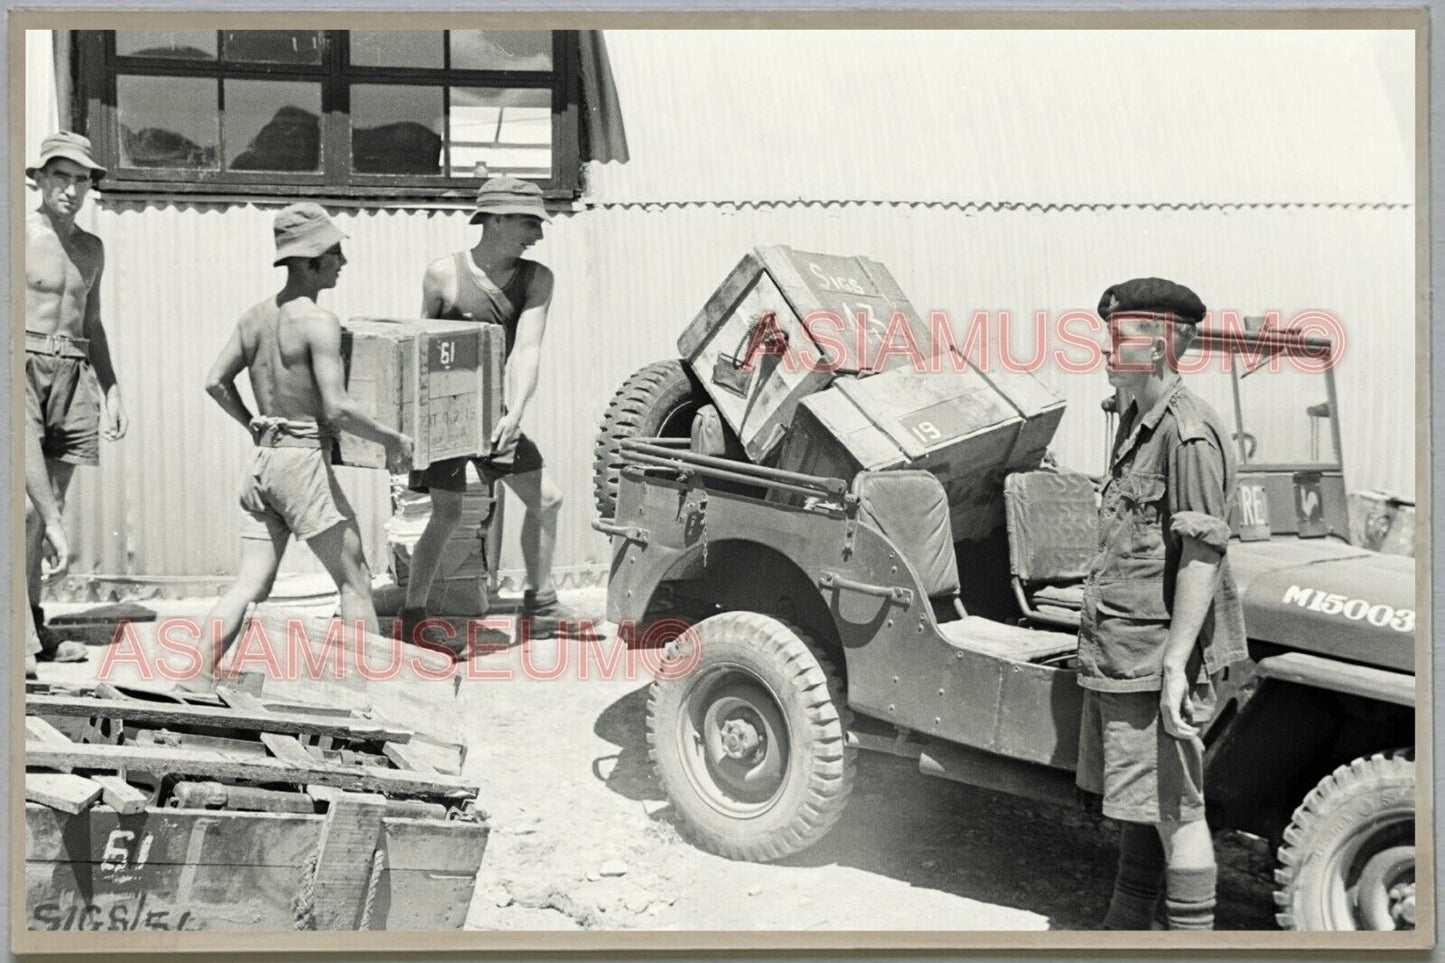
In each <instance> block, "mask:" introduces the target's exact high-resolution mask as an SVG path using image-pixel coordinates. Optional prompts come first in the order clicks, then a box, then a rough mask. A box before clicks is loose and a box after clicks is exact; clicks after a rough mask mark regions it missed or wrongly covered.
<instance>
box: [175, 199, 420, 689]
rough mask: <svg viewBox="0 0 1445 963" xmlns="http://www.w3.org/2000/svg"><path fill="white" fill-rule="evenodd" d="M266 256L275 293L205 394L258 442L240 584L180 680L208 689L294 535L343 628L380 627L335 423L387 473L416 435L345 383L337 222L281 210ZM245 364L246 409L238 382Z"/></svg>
mask: <svg viewBox="0 0 1445 963" xmlns="http://www.w3.org/2000/svg"><path fill="white" fill-rule="evenodd" d="M272 233H273V235H274V237H275V242H276V253H275V257H274V258H273V259H272V264H273V265H275V266H276V267H284V268H285V269H286V283H285V284H284V285H283V286H282V288H281V290H280V291H279V292H277V293H276V294H274V295H272V296H270V297H268V298H266V299H265V300H263V301H261V302H259V303H257V304H255V305H253V306H252V307H251V308H250V310H248V311H247V312H246V313H245V314H243V315H241V319H240V321H238V322H237V323H236V327H235V330H234V331H233V332H232V334H231V337H230V339H229V340H228V341H227V342H226V345H225V347H223V348H222V349H221V353H220V354H219V355H218V356H217V358H216V361H215V363H214V364H213V365H212V366H211V371H210V373H209V374H208V375H207V376H206V393H207V394H209V395H210V396H211V398H212V399H213V400H214V401H215V402H216V403H217V404H218V405H220V406H221V409H222V410H223V411H225V412H226V414H228V415H230V416H231V417H232V418H233V419H235V420H236V421H237V422H238V423H239V424H240V425H242V426H243V427H244V428H245V429H246V430H247V432H248V433H249V434H250V436H251V441H252V443H253V444H254V446H255V450H254V451H253V452H252V454H251V458H250V461H249V463H248V465H247V468H246V473H245V475H244V478H243V480H242V484H241V492H240V506H241V510H242V517H243V521H242V524H241V562H240V570H239V572H238V573H237V576H236V580H235V582H233V583H232V585H231V587H230V588H228V589H227V590H226V592H225V593H224V594H223V595H222V596H221V598H220V599H219V600H217V602H216V604H215V605H214V606H212V608H211V611H210V612H209V613H208V614H207V616H206V619H205V621H204V622H203V623H202V628H203V631H204V633H205V636H204V637H203V639H202V642H201V648H202V651H203V652H204V655H203V658H202V667H201V673H200V675H198V676H197V677H195V678H192V679H188V680H186V682H185V683H184V687H185V688H189V689H208V688H210V687H211V685H212V684H213V683H214V680H215V674H216V670H217V669H218V667H219V665H220V662H221V659H222V657H223V656H224V655H225V652H226V650H227V649H228V648H229V647H230V645H231V644H232V643H233V642H234V641H235V640H236V638H237V637H238V636H239V634H240V632H241V629H242V628H243V627H244V624H245V616H246V610H247V608H248V607H249V606H250V605H252V604H254V603H259V602H262V601H264V600H265V599H266V597H267V595H269V594H270V591H271V584H272V582H273V580H274V579H275V577H276V570H277V568H278V566H280V564H281V556H282V554H283V553H284V552H285V550H286V545H287V543H288V542H289V541H290V539H291V537H292V536H295V537H296V538H297V539H298V540H300V541H304V542H306V544H307V545H308V546H309V547H310V548H311V550H312V551H313V552H315V553H316V556H317V558H319V559H320V560H321V562H322V564H323V565H324V566H325V567H326V571H327V573H328V574H330V575H331V577H332V579H333V580H334V581H335V582H336V589H337V593H338V595H339V598H340V605H339V607H340V614H341V618H342V619H343V621H344V622H345V623H346V625H347V626H348V627H354V626H356V625H358V623H359V624H360V625H361V627H362V628H363V629H364V630H365V631H366V632H368V633H371V634H373V635H375V634H378V629H379V626H378V624H377V620H376V608H375V606H374V604H373V602H372V595H371V573H370V570H369V569H368V568H367V564H366V555H365V553H364V552H363V550H362V540H361V530H360V529H359V528H358V527H357V522H356V516H355V513H354V512H353V511H352V508H351V505H350V504H349V503H348V502H347V499H346V495H345V493H344V492H342V490H341V487H340V485H338V484H337V481H336V477H335V474H334V472H333V470H332V467H331V451H332V447H333V446H334V444H335V440H336V436H335V433H336V432H338V431H346V432H350V433H352V434H355V435H358V436H360V437H362V438H365V439H367V440H368V441H374V442H377V443H379V444H381V445H383V446H385V448H386V453H387V459H388V462H389V465H390V467H391V468H392V470H394V471H404V470H406V469H407V468H408V467H410V462H411V452H412V441H411V439H410V438H409V437H407V436H406V435H404V434H402V433H401V432H398V431H395V430H393V429H391V428H388V427H387V426H385V425H383V424H381V423H380V422H378V421H377V420H376V419H375V418H373V417H372V416H371V415H369V414H367V413H366V411H365V410H364V409H363V408H362V406H361V405H359V404H357V403H356V402H355V401H354V400H352V398H351V397H350V396H349V395H348V394H347V392H346V385H345V374H344V370H345V369H344V367H343V364H342V360H341V323H340V321H339V320H338V319H337V317H336V315H334V314H332V313H331V312H330V311H327V310H326V309H324V308H322V307H321V306H320V305H319V304H317V297H318V295H319V294H320V293H321V292H322V291H324V290H327V289H329V288H333V287H335V286H336V281H337V278H338V277H339V276H340V274H341V269H342V268H343V267H345V266H346V256H345V255H344V254H343V253H342V250H341V242H342V241H343V240H344V239H345V238H346V235H345V234H344V233H343V232H342V230H341V229H340V228H339V227H337V226H336V224H335V223H334V222H333V221H332V220H331V218H330V217H329V216H328V215H327V213H326V211H325V210H324V209H322V208H321V207H320V206H319V205H317V204H310V203H303V204H292V205H290V206H288V207H286V208H284V209H283V210H281V211H280V212H279V213H277V215H276V218H275V221H274V224H273V231H272ZM242 371H245V372H247V374H248V376H249V379H250V383H251V394H252V396H253V397H254V398H255V401H256V411H255V412H254V413H253V412H252V411H251V409H250V408H249V407H247V405H246V402H245V399H244V398H242V396H241V393H240V391H239V390H238V389H237V388H236V379H237V378H238V377H239V376H240V374H241V372H242Z"/></svg>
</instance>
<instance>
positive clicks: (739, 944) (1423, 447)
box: [7, 7, 1440, 954]
mask: <svg viewBox="0 0 1445 963" xmlns="http://www.w3.org/2000/svg"><path fill="white" fill-rule="evenodd" d="M394 11H395V12H392V11H385V10H380V9H376V8H373V7H367V8H356V9H347V10H330V11H325V12H306V13H293V12H281V11H277V12H252V11H241V10H235V9H209V10H187V11H180V10H173V9H167V10H161V11H139V10H118V9H114V8H106V9H95V8H91V9H84V8H73V7H54V8H51V9H45V10H41V9H35V8H30V9H25V10H14V11H9V18H8V29H9V31H10V32H9V37H8V43H7V49H8V57H9V80H10V88H9V89H10V124H9V129H10V130H11V131H15V132H21V136H19V137H12V138H11V139H10V150H9V159H10V167H9V172H10V181H9V184H10V192H11V193H10V205H9V210H10V211H11V212H12V216H11V218H10V222H11V223H10V231H9V234H8V238H9V243H10V248H9V250H10V254H11V261H10V291H12V292H15V291H20V290H23V284H24V274H23V272H24V262H23V259H22V258H20V257H19V252H20V251H22V250H23V244H24V235H23V223H24V220H23V217H21V216H19V215H20V214H21V212H23V210H24V208H25V186H24V180H23V178H22V177H20V176H19V172H20V171H21V170H22V169H23V168H24V163H25V161H24V151H25V143H24V137H23V131H24V130H25V126H24V117H25V83H24V77H25V70H24V57H25V44H24V31H25V30H26V29H71V28H74V27H79V26H83V27H84V28H85V29H127V28H129V29H136V28H145V27H155V26H156V25H157V24H158V23H163V24H164V25H165V26H167V27H170V28H184V27H193V26H213V25H214V26H217V27H219V26H220V25H221V24H222V23H224V24H225V25H227V26H230V25H235V26H238V27H244V28H249V29H265V28H273V29H274V28H288V27H292V28H294V27H310V28H329V29H359V28H387V27H392V28H394V27H397V26H399V25H401V23H400V22H399V18H404V24H405V26H406V27H410V28H433V29H435V28H438V27H442V26H445V27H458V26H465V27H474V28H475V27H493V28H499V27H506V28H532V29H543V28H551V29H592V28H596V29H659V30H662V29H706V28H728V29H742V28H763V29H765V28H778V27H788V28H811V29H819V30H825V29H866V28H880V29H881V28H887V29H918V28H949V29H1030V28H1033V29H1041V28H1044V29H1060V28H1082V29H1198V28H1230V29H1304V30H1308V29H1349V28H1370V29H1408V30H1413V31H1415V34H1416V44H1415V50H1416V60H1415V66H1416V103H1415V108H1416V110H1415V122H1416V128H1415V130H1416V180H1415V183H1416V198H1415V204H1416V251H1417V260H1416V266H1417V270H1416V292H1417V299H1416V305H1417V313H1416V328H1415V333H1416V341H1415V349H1416V350H1415V360H1416V379H1417V380H1416V453H1415V454H1416V505H1417V508H1416V554H1415V565H1416V593H1417V600H1416V601H1417V606H1416V609H1417V613H1418V617H1417V626H1418V627H1417V631H1416V691H1417V701H1416V705H1417V712H1416V747H1417V755H1416V767H1417V779H1416V794H1417V813H1420V814H1429V816H1430V817H1432V818H1427V819H1423V820H1421V819H1417V823H1416V827H1417V836H1416V848H1417V852H1418V853H1421V854H1427V855H1433V854H1434V853H1435V847H1434V839H1435V835H1434V830H1435V825H1434V820H1435V819H1437V818H1438V815H1439V814H1438V813H1436V812H1435V809H1434V806H1433V794H1432V791H1431V790H1432V788H1433V785H1434V759H1433V757H1434V746H1435V744H1434V742H1433V740H1432V738H1431V737H1432V735H1434V731H1433V728H1432V724H1433V723H1434V719H1433V706H1432V702H1431V700H1430V691H1431V686H1430V676H1431V672H1430V668H1431V659H1430V656H1431V654H1432V652H1433V649H1434V647H1433V646H1432V645H1430V641H1429V640H1431V639H1432V638H1433V625H1434V618H1433V616H1434V612H1433V610H1432V608H1431V602H1432V599H1433V591H1432V589H1433V586H1432V585H1431V583H1430V579H1429V573H1430V564H1429V563H1430V560H1431V558H1432V555H1431V554H1430V553H1431V549H1432V548H1433V547H1434V542H1433V540H1432V538H1431V535H1433V533H1434V515H1433V510H1432V505H1431V494H1432V492H1431V478H1430V474H1429V467H1430V459H1429V453H1430V451H1431V441H1432V437H1433V436H1432V431H1431V428H1432V421H1431V418H1430V414H1431V392H1430V386H1431V385H1432V379H1431V377H1430V376H1431V374H1432V369H1431V366H1430V359H1431V357H1432V353H1433V352H1432V345H1431V343H1430V338H1429V337H1428V335H1429V333H1430V332H1431V331H1432V330H1433V328H1432V326H1431V325H1430V324H1429V319H1430V308H1431V303H1430V284H1429V280H1430V273H1429V272H1430V270H1431V263H1430V254H1431V251H1430V245H1429V241H1430V226H1431V221H1430V215H1431V209H1430V204H1429V200H1430V198H1429V196H1428V190H1429V173H1430V168H1429V164H1428V159H1429V158H1428V143H1429V140H1428V134H1429V133H1430V120H1431V117H1430V110H1431V108H1432V107H1433V106H1434V105H1433V104H1431V102H1430V97H1429V95H1430V88H1429V83H1428V77H1429V66H1430V64H1429V62H1428V56H1429V51H1428V34H1429V26H1430V17H1429V11H1427V10H1425V9H1401V8H1393V9H1391V8H1378V9H1370V10H1359V9H1299V8H1295V9H1282V10H1271V11H1261V10H1254V9H1236V8H1225V9H1220V8H1214V9H1195V10H1173V9H1171V10H1105V11H1083V10H1052V11H1045V10H976V9H959V10H904V11H877V10H871V11H870V10H854V9H846V10H827V9H808V10H794V11H771V10H770V11H762V10H747V11H743V12H739V11H727V10H711V9H704V10H700V11H681V10H672V9H668V10H663V9H658V10H647V11H641V10H633V11H619V10H601V9H593V10H584V9H579V10H571V11H568V10H552V9H548V10H529V11H511V12H496V13H490V12H489V13H477V12H472V11H466V10H461V9H452V10H434V11H410V10H404V9H396V8H394ZM11 318H12V325H11V329H10V330H11V332H12V333H14V332H18V331H21V330H23V324H24V314H23V300H22V299H19V298H12V303H11ZM13 343H14V342H12V344H13ZM12 354H13V355H14V357H13V359H12V361H11V367H10V375H11V379H12V380H11V386H10V389H11V390H10V393H9V401H10V406H11V412H12V413H13V412H20V411H23V410H24V409H23V404H24V396H23V392H22V386H23V379H22V378H20V377H19V376H18V375H19V372H20V370H21V369H20V354H19V353H18V351H12ZM1422 416H1423V417H1422ZM23 450H24V445H23V436H22V435H21V433H20V432H19V431H15V432H13V433H12V459H11V461H10V465H11V469H12V475H11V477H12V491H11V496H12V497H11V502H10V508H11V512H12V514H11V536H12V542H11V544H12V553H11V556H10V558H11V564H12V566H13V570H12V572H11V583H10V584H11V599H12V603H14V602H16V601H17V600H20V599H23V597H24V591H25V590H24V568H23V566H21V565H16V564H14V560H15V559H16V558H23V554H24V550H23V530H24V529H23V519H24V487H23V485H21V484H17V482H18V480H19V478H20V477H21V475H23V470H22V471H20V472H16V471H15V469H16V468H17V467H18V466H20V465H22V464H23ZM1427 533H1429V534H1427ZM16 549H18V552H17V551H16ZM10 615H11V622H10V627H11V633H10V637H11V638H12V639H20V638H23V635H24V629H23V624H24V622H23V610H22V609H21V608H20V607H19V606H18V605H13V606H12V611H11V613H10ZM10 650H11V659H12V660H13V661H15V662H18V661H19V658H20V647H19V646H14V645H12V646H11V647H10ZM1422 668H1423V669H1424V670H1425V671H1421V669H1422ZM10 673H11V674H10V676H9V677H8V678H9V680H10V693H11V696H12V698H11V705H10V712H9V723H10V728H9V733H8V734H9V737H10V743H9V745H10V750H11V755H10V760H11V770H10V771H11V773H12V776H13V775H14V774H15V773H16V772H20V773H22V774H23V769H24V760H23V753H24V743H23V737H22V734H23V732H24V706H23V692H24V686H23V681H22V680H21V674H20V673H19V672H16V671H15V669H14V667H12V668H11V670H10ZM23 781H24V780H23V775H22V776H21V778H11V779H10V780H9V788H8V803H9V807H10V808H9V813H10V814H11V818H12V819H14V818H15V815H16V814H23V811H24V790H23ZM8 828H9V829H10V830H12V832H11V834H10V836H9V839H8V842H9V847H8V855H9V862H10V865H9V877H8V880H7V882H8V883H9V897H10V903H11V905H10V907H9V908H10V913H9V925H10V927H11V932H12V940H11V946H12V947H13V948H14V949H15V950H16V951H17V952H24V953H30V952H67V953H70V952H106V953H114V954H122V953H137V952H145V953H156V952H161V951H172V952H197V951H205V952H211V951H228V950H247V951H264V952H275V951H287V952H308V953H309V952H326V951H330V952H353V953H354V952H358V951H360V952H368V953H369V952H377V951H388V952H390V951H432V952H435V951H443V952H447V951H457V950H472V951H485V952H518V951H579V950H586V951H602V952H617V951H634V952H647V953H656V952H684V951H726V952H737V951H742V950H748V951H783V952H788V953H794V952H800V951H813V952H816V951H820V950H821V951H844V950H847V951H852V950H860V951H862V950H886V951H895V952H904V951H937V950H958V949H969V950H975V951H977V950H1008V951H1019V950H1041V951H1053V952H1058V951H1061V950H1080V951H1084V952H1091V951H1092V952H1096V951H1102V950H1133V951H1140V950H1143V951H1150V952H1173V951H1179V950H1204V951H1220V950H1224V951H1281V950H1285V951H1289V950H1294V951H1298V950H1312V951H1326V952H1331V953H1338V952H1351V953H1358V952H1362V951H1363V952H1369V953H1375V952H1389V951H1409V950H1414V951H1419V950H1423V949H1427V948H1429V947H1432V946H1434V944H1435V930H1436V926H1437V914H1436V909H1437V907H1438V904H1439V900H1440V894H1439V891H1438V886H1437V885H1436V867H1435V865H1434V862H1433V861H1432V860H1430V859H1426V860H1423V861H1421V862H1420V863H1419V864H1417V865H1422V866H1424V867H1425V869H1424V872H1423V873H1422V874H1420V875H1421V876H1422V877H1423V879H1424V882H1425V888H1426V889H1427V890H1428V891H1429V892H1430V893H1431V894H1432V895H1433V897H1434V899H1433V900H1432V901H1430V902H1427V903H1425V904H1423V906H1424V912H1423V913H1422V914H1421V916H1420V921H1419V922H1420V925H1419V928H1418V929H1417V930H1416V931H1414V932H1412V933H1403V934H1402V933H1395V934H1392V933H1338V932H1321V933H1292V932H1271V931H1255V930H1247V931H1214V932H1210V933H1202V934H1190V933H1170V932H1152V933H1137V934H1126V933H1104V932H1088V931H1077V930H1058V931H1045V932H1033V931H978V932H971V931H952V930H950V931H902V930H886V931H885V930H862V931H842V930H829V931H753V930H728V931H672V930H621V931H582V932H569V931H558V932H553V931H498V930H456V931H368V932H357V933H347V932H332V931H328V932H310V933H306V932H294V933H293V932H283V931H264V932H261V931H258V932H246V931H214V930H208V931H199V932H198V933H196V934H188V933H170V934H155V933H147V934H140V933H124V934H110V933H95V934H87V933H49V932H39V931H29V930H26V929H25V928H24V924H25V912H24V902H25V901H24V890H25V887H24V840H23V835H24V834H23V832H16V831H14V830H16V828H17V827H15V826H14V825H9V826H8ZM17 884H18V885H17Z"/></svg>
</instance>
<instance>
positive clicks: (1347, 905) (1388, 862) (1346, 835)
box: [1274, 749, 1415, 930]
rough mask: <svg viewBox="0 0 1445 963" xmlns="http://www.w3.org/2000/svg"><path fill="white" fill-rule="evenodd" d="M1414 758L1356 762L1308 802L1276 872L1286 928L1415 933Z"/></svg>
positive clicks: (1395, 755)
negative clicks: (1404, 931)
mask: <svg viewBox="0 0 1445 963" xmlns="http://www.w3.org/2000/svg"><path fill="white" fill-rule="evenodd" d="M1414 759H1415V753H1414V750H1413V749H1404V750H1396V751H1394V752H1389V753H1377V754H1375V755H1372V756H1368V757H1361V758H1359V759H1355V760H1354V761H1352V762H1350V763H1348V764H1346V765H1343V766H1340V767H1339V768H1338V769H1336V770H1335V771H1334V772H1333V773H1331V774H1330V775H1328V776H1326V777H1325V778H1324V779H1322V780H1320V782H1319V784H1318V785H1316V786H1315V788H1314V789H1313V790H1311V791H1310V793H1309V795H1308V796H1306V797H1305V800H1304V802H1302V803H1301V804H1300V806H1299V808H1298V809H1296V810H1295V812H1294V817H1293V818H1292V819H1291V820H1290V824H1289V826H1288V827H1287V828H1286V829H1285V831H1284V842H1283V843H1282V844H1281V845H1280V848H1279V868H1278V869H1276V870H1275V882H1276V884H1277V886H1278V888H1277V889H1276V891H1275V894H1274V900H1275V903H1276V904H1277V905H1278V907H1279V912H1278V914H1277V915H1276V919H1277V921H1278V922H1279V925H1280V926H1281V927H1282V928H1284V929H1288V930H1353V929H1394V928H1406V929H1408V928H1413V925H1414V859H1415V852H1414V843H1415V762H1414ZM1407 898H1408V910H1406V907H1405V902H1404V901H1405V900H1406V899H1407ZM1402 911H1404V912H1402Z"/></svg>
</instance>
